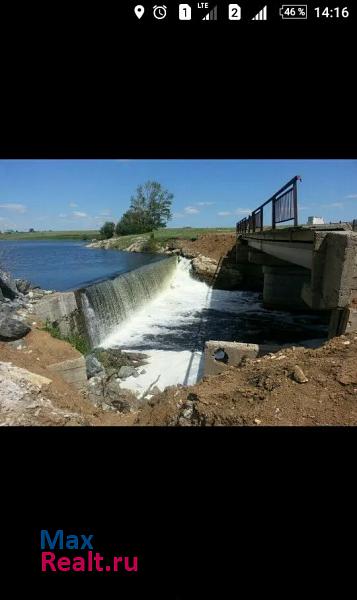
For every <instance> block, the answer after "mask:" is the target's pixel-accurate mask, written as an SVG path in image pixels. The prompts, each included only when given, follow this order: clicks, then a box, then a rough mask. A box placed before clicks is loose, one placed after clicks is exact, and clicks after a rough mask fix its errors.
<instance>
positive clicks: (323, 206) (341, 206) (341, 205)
mask: <svg viewBox="0 0 357 600" xmlns="http://www.w3.org/2000/svg"><path fill="white" fill-rule="evenodd" d="M321 208H343V204H342V202H332V204H321Z"/></svg>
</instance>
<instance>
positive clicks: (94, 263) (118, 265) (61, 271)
mask: <svg viewBox="0 0 357 600" xmlns="http://www.w3.org/2000/svg"><path fill="white" fill-rule="evenodd" d="M87 243H88V242H82V241H68V240H63V241H61V240H56V241H52V240H46V241H45V240H38V241H28V240H18V241H8V240H6V241H0V268H3V269H5V270H7V271H10V272H11V274H12V275H13V276H14V277H21V278H23V279H29V280H30V281H31V282H32V283H33V284H35V285H38V286H40V287H41V288H44V289H47V290H59V291H66V290H70V289H74V288H77V287H81V286H82V285H83V284H85V283H88V282H90V281H95V280H97V279H101V278H103V277H110V276H112V275H115V274H119V273H125V272H127V271H131V270H132V269H135V268H137V267H140V266H141V265H145V264H148V263H150V262H155V261H157V260H162V257H160V256H157V255H152V254H151V255H150V254H142V253H137V254H136V253H133V252H121V251H119V250H102V249H99V248H86V246H85V245H86V244H87Z"/></svg>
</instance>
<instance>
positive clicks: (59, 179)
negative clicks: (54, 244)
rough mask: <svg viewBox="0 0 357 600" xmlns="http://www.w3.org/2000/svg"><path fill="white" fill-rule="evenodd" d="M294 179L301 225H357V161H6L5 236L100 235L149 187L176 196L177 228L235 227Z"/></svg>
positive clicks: (0, 190)
mask: <svg viewBox="0 0 357 600" xmlns="http://www.w3.org/2000/svg"><path fill="white" fill-rule="evenodd" d="M294 175H301V177H302V183H300V184H299V188H298V202H299V209H300V214H299V222H300V223H306V221H307V217H308V216H311V215H315V216H319V217H323V218H324V219H325V222H329V221H340V220H351V219H353V218H357V161H356V160H126V159H121V160H120V159H118V160H0V230H2V231H4V230H6V229H18V230H27V229H29V228H30V227H33V228H34V229H36V230H47V229H53V230H56V229H57V230H66V229H97V228H98V227H100V226H101V225H102V224H103V223H104V221H106V220H113V221H117V220H118V219H119V218H120V216H121V215H122V214H123V212H125V211H126V210H127V209H128V208H129V204H130V197H131V195H132V194H134V193H135V190H136V188H137V186H138V185H139V184H140V183H144V182H145V181H147V180H149V179H150V180H157V181H159V182H160V183H161V184H162V185H163V186H164V187H165V188H167V189H169V191H171V192H172V193H173V194H174V201H173V206H172V209H173V213H174V218H173V219H172V221H170V223H169V224H168V226H169V227H184V226H191V227H233V226H234V225H235V223H236V221H238V220H240V219H241V218H243V217H244V216H246V215H247V214H249V212H250V211H251V210H252V209H255V208H257V206H259V205H260V204H261V203H263V202H264V201H265V200H267V199H268V198H269V197H270V196H271V195H272V194H273V193H274V192H275V191H277V190H278V189H279V188H280V187H281V186H282V185H284V183H286V182H287V181H288V180H289V179H291V178H292V177H293V176H294Z"/></svg>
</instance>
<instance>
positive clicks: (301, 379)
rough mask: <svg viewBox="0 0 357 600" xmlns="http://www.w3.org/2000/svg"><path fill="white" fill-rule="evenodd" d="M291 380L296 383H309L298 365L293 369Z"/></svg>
mask: <svg viewBox="0 0 357 600" xmlns="http://www.w3.org/2000/svg"><path fill="white" fill-rule="evenodd" d="M293 379H294V381H296V382H297V383H306V382H307V381H309V380H308V378H307V377H306V375H305V373H304V371H303V370H302V369H301V367H299V365H295V367H294V371H293Z"/></svg>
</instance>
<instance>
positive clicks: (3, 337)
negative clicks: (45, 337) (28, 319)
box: [0, 316, 31, 342]
mask: <svg viewBox="0 0 357 600" xmlns="http://www.w3.org/2000/svg"><path fill="white" fill-rule="evenodd" d="M29 331H31V327H29V326H28V325H26V323H24V322H23V321H20V320H19V319H14V318H12V317H10V318H4V317H1V316H0V341H2V342H10V341H12V340H19V339H20V338H23V337H24V336H25V335H27V334H28V332H29Z"/></svg>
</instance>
